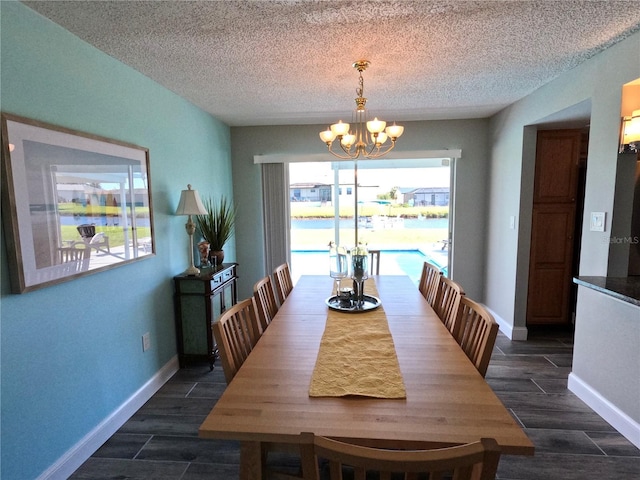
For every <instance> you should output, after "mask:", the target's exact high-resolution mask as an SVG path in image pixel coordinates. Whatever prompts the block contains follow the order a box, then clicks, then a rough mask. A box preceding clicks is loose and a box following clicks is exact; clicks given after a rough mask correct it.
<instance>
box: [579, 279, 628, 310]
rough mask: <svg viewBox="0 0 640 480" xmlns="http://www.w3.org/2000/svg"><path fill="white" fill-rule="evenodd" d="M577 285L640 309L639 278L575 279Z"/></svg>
mask: <svg viewBox="0 0 640 480" xmlns="http://www.w3.org/2000/svg"><path fill="white" fill-rule="evenodd" d="M573 281H574V282H575V283H577V284H578V285H582V286H584V287H588V288H592V289H594V290H597V291H599V292H601V293H604V294H606V295H611V296H612V297H614V298H617V299H619V300H622V301H624V302H629V303H631V304H633V305H638V306H639V307H640V277H638V276H636V277H575V278H574V279H573Z"/></svg>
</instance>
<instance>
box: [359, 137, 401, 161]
mask: <svg viewBox="0 0 640 480" xmlns="http://www.w3.org/2000/svg"><path fill="white" fill-rule="evenodd" d="M395 146H396V142H394V141H391V145H389V146H387V148H386V149H385V150H382V149H381V147H375V145H374V148H372V149H371V150H370V151H369V152H368V153H367V152H365V153H364V157H365V158H378V157H382V156H383V155H386V154H387V153H389V152H390V151H391V150H393V147H395Z"/></svg>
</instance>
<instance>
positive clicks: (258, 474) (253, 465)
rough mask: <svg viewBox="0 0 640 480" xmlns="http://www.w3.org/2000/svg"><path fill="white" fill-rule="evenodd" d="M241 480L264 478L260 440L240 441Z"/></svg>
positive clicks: (260, 479)
mask: <svg viewBox="0 0 640 480" xmlns="http://www.w3.org/2000/svg"><path fill="white" fill-rule="evenodd" d="M240 480H262V449H261V446H260V442H241V443H240Z"/></svg>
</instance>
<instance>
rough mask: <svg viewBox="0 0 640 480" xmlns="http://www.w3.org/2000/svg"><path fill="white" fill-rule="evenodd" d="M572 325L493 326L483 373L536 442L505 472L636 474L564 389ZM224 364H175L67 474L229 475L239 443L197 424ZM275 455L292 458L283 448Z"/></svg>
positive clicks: (625, 451) (585, 476) (607, 433)
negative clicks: (501, 330)
mask: <svg viewBox="0 0 640 480" xmlns="http://www.w3.org/2000/svg"><path fill="white" fill-rule="evenodd" d="M572 350H573V346H572V335H571V333H570V332H558V331H555V332H531V334H530V339H529V341H527V342H512V341H510V340H509V339H507V338H506V337H505V336H504V335H502V334H499V336H498V339H497V342H496V347H495V349H494V352H493V356H492V359H491V364H490V366H489V370H488V372H487V381H488V382H489V384H490V385H491V387H492V388H493V389H494V391H495V392H496V394H497V395H498V396H499V397H500V399H501V400H502V402H503V403H504V405H505V406H506V407H507V408H508V409H509V410H510V411H511V413H512V414H513V416H514V418H516V419H517V421H519V422H520V423H521V424H522V426H523V427H524V429H525V431H526V432H527V435H528V436H529V438H531V440H532V441H533V443H534V444H535V447H536V454H535V456H534V457H516V456H503V457H502V459H501V460H500V467H499V470H498V478H500V479H503V480H574V479H575V480H591V479H593V480H635V479H640V451H639V450H638V449H637V448H636V447H635V446H634V445H633V444H631V443H630V442H629V441H628V440H626V439H625V438H624V437H623V436H622V435H620V434H619V433H617V432H616V431H615V430H614V429H613V428H612V427H611V426H610V425H609V424H608V423H606V422H605V421H604V420H602V419H601V418H600V417H599V416H598V415H597V414H596V413H594V412H593V411H592V410H591V409H589V407H587V406H586V405H585V404H584V403H583V402H582V401H581V400H579V399H578V398H577V397H576V396H575V395H573V394H572V393H571V392H570V391H569V390H567V376H568V374H569V372H570V371H571V359H572ZM224 388H225V382H224V376H223V374H222V370H221V368H219V367H216V368H215V370H214V371H213V372H209V368H208V366H206V365H202V366H193V367H190V368H185V369H181V370H180V371H179V372H177V373H176V374H175V375H174V377H173V378H172V379H171V380H170V381H169V382H167V384H166V385H164V386H163V387H162V388H161V389H160V390H159V391H158V393H156V394H155V395H154V396H153V398H151V400H149V401H148V402H147V403H146V404H145V405H144V406H143V407H142V408H141V409H140V410H139V411H138V412H137V413H136V414H135V415H134V416H133V417H132V418H131V419H130V420H129V421H128V422H127V423H126V424H125V425H124V426H123V427H122V428H121V429H120V430H119V431H118V432H117V433H116V434H115V435H114V436H113V437H112V438H110V439H109V440H108V441H107V442H106V443H105V445H104V446H103V447H102V448H100V449H99V450H98V451H97V452H96V453H95V454H94V455H93V456H92V457H91V458H90V459H89V460H87V461H86V462H85V463H84V464H83V465H82V466H81V467H80V468H79V469H78V470H77V471H76V472H75V474H74V475H73V476H72V477H71V478H72V479H75V480H80V479H90V480H99V479H123V480H124V479H131V480H133V479H140V480H148V479H157V480H201V479H202V480H204V479H208V480H234V479H237V478H238V461H239V446H238V444H237V443H236V442H232V441H221V440H220V441H218V440H202V439H199V438H198V427H199V425H200V424H201V423H202V421H203V420H204V418H205V417H206V415H207V414H208V412H209V411H210V410H211V408H212V407H213V405H214V404H215V402H216V400H217V398H219V396H220V394H221V393H222V392H223V391H224ZM274 461H275V462H281V463H290V464H292V465H293V466H295V459H293V460H292V459H290V458H288V457H281V458H276V459H274Z"/></svg>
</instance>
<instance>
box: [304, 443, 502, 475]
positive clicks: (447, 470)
mask: <svg viewBox="0 0 640 480" xmlns="http://www.w3.org/2000/svg"><path fill="white" fill-rule="evenodd" d="M301 456H302V472H303V476H304V478H305V480H319V479H320V468H319V459H320V460H322V462H323V463H322V464H323V468H325V467H324V465H326V466H327V467H328V470H329V472H328V473H329V475H328V477H325V476H324V475H323V478H329V479H330V480H342V478H343V477H342V475H343V467H347V468H349V469H352V470H353V478H354V480H365V479H366V478H371V477H369V476H367V473H369V474H373V473H375V472H377V473H378V474H379V477H375V478H379V479H380V480H390V479H391V478H394V479H396V478H404V479H405V480H409V479H417V478H426V476H427V475H426V474H428V478H429V479H430V480H441V479H443V478H453V479H456V480H492V479H495V477H496V471H497V469H498V463H499V461H500V448H499V447H498V444H497V443H496V441H495V440H494V439H492V438H491V439H489V438H483V439H481V440H480V441H477V442H474V443H469V444H466V445H460V446H455V447H448V448H439V449H434V450H386V449H380V448H371V447H364V446H360V445H354V444H349V443H343V442H340V441H337V440H332V439H329V438H326V437H317V436H314V435H313V434H311V433H303V434H302V444H301ZM326 462H328V464H327V463H326ZM392 474H393V476H392ZM400 474H404V476H398V475H400ZM418 474H423V475H421V476H420V477H418Z"/></svg>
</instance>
